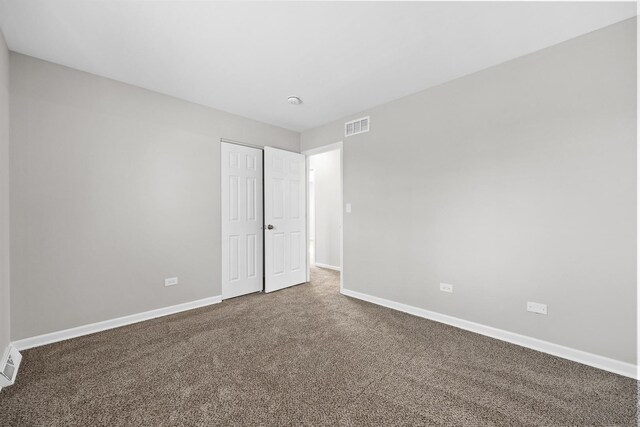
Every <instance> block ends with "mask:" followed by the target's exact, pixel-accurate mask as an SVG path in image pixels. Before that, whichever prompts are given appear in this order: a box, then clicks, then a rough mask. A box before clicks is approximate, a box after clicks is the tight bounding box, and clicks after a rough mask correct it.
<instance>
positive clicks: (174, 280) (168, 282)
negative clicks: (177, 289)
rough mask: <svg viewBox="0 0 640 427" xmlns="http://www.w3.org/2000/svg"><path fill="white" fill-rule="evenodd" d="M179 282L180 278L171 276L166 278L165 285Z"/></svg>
mask: <svg viewBox="0 0 640 427" xmlns="http://www.w3.org/2000/svg"><path fill="white" fill-rule="evenodd" d="M177 284H178V278H177V277H169V278H168V279H164V285H165V286H173V285H177Z"/></svg>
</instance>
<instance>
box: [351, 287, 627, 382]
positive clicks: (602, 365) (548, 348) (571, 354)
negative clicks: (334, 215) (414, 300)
mask: <svg viewBox="0 0 640 427" xmlns="http://www.w3.org/2000/svg"><path fill="white" fill-rule="evenodd" d="M341 293H342V294H343V295H346V296H349V297H353V298H357V299H360V300H363V301H367V302H370V303H373V304H377V305H381V306H383V307H387V308H392V309H394V310H398V311H403V312H405V313H409V314H412V315H414V316H418V317H423V318H425V319H429V320H434V321H436V322H440V323H445V324H447V325H451V326H455V327H457V328H460V329H465V330H467V331H471V332H475V333H477V334H481V335H485V336H488V337H491V338H495V339H499V340H502V341H506V342H510V343H512V344H517V345H520V346H522V347H527V348H530V349H533V350H537V351H541V352H543V353H548V354H551V355H554V356H558V357H562V358H564V359H568V360H572V361H574V362H578V363H582V364H584V365H589V366H593V367H594V368H598V369H603V370H605V371H609V372H613V373H616V374H619V375H624V376H625V377H630V378H634V379H638V366H637V365H633V364H631V363H627V362H622V361H619V360H615V359H610V358H608V357H604V356H598V355H597V354H593V353H587V352H586V351H582V350H576V349H574V348H570V347H565V346H562V345H559V344H554V343H551V342H548V341H543V340H539V339H537V338H532V337H528V336H526V335H520V334H516V333H514V332H509V331H505V330H502V329H498V328H493V327H491V326H485V325H482V324H480V323H475V322H470V321H468V320H463V319H460V318H457V317H453V316H447V315H446V314H440V313H436V312H434V311H429V310H425V309H422V308H418V307H413V306H410V305H406V304H402V303H399V302H395V301H390V300H387V299H384V298H378V297H374V296H371V295H367V294H363V293H360V292H356V291H352V290H349V289H343V290H342V291H341Z"/></svg>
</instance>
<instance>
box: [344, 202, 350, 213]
mask: <svg viewBox="0 0 640 427" xmlns="http://www.w3.org/2000/svg"><path fill="white" fill-rule="evenodd" d="M345 209H346V211H347V213H351V203H347V205H346V206H345Z"/></svg>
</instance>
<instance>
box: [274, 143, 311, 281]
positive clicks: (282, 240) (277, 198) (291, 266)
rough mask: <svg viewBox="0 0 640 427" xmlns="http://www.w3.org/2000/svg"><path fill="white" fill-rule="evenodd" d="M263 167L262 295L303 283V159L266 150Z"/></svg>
mask: <svg viewBox="0 0 640 427" xmlns="http://www.w3.org/2000/svg"><path fill="white" fill-rule="evenodd" d="M264 163H265V169H264V180H265V181H264V182H265V189H264V191H265V204H264V218H265V221H264V223H265V292H272V291H277V290H278V289H282V288H286V287H289V286H293V285H297V284H299V283H303V282H305V280H306V270H307V266H306V260H307V255H306V244H305V242H306V222H305V221H306V212H305V208H306V199H305V188H306V186H305V156H304V155H302V154H298V153H292V152H289V151H284V150H278V149H275V148H270V147H265V149H264ZM269 226H272V228H271V229H270V228H269Z"/></svg>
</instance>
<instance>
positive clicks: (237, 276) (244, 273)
mask: <svg viewBox="0 0 640 427" xmlns="http://www.w3.org/2000/svg"><path fill="white" fill-rule="evenodd" d="M221 146H222V148H221V150H222V152H221V153H222V155H221V163H222V187H221V188H222V298H223V299H227V298H233V297H236V296H239V295H244V294H248V293H251V292H258V291H261V290H262V288H263V275H262V272H263V267H262V265H263V264H262V263H263V245H262V243H263V236H264V234H263V230H262V226H263V220H262V203H263V202H262V150H258V149H256V148H250V147H244V146H242V145H236V144H228V143H226V142H223V143H221Z"/></svg>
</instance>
